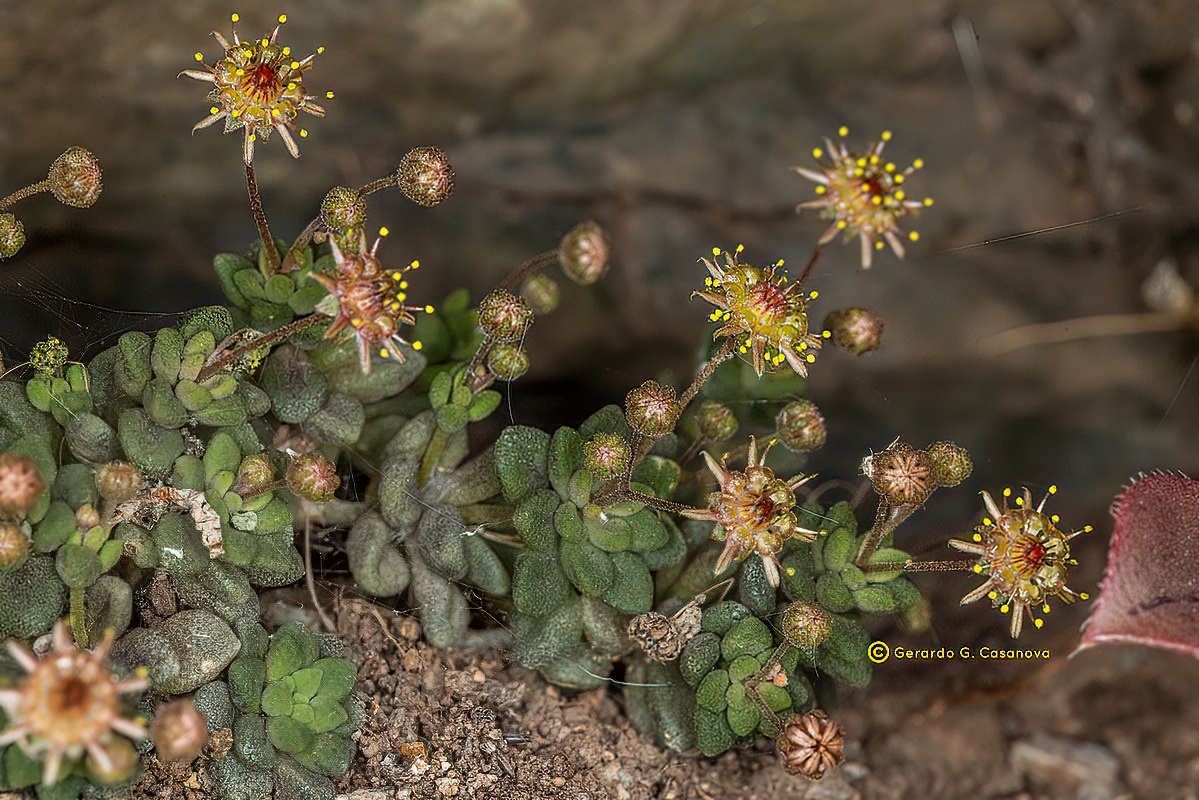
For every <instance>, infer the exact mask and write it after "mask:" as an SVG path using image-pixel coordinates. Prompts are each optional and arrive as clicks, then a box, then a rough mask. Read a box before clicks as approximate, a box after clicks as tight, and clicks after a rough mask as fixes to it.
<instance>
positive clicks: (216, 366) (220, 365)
mask: <svg viewBox="0 0 1199 800" xmlns="http://www.w3.org/2000/svg"><path fill="white" fill-rule="evenodd" d="M328 320H329V318H328V317H326V316H325V315H324V314H309V315H308V316H306V317H300V318H299V319H297V320H295V321H293V322H289V323H287V324H286V325H284V326H283V327H281V328H275V330H273V331H271V332H270V333H264V334H262V335H261V336H259V337H258V338H257V339H253V340H251V341H250V342H248V343H246V344H243V345H242V346H241V347H238V348H237V349H235V350H230V351H229V352H228V353H225V354H224V355H223V356H221V357H220V358H218V359H216V360H215V361H211V362H209V363H208V364H205V365H204V368H203V369H201V370H200V374H199V375H197V376H196V382H197V383H199V382H200V381H203V380H206V379H208V378H211V377H212V376H213V375H215V374H217V373H218V372H220V371H221V370H223V369H225V368H226V367H228V366H229V365H230V364H232V363H233V362H234V361H237V359H239V358H241V357H242V356H245V355H248V354H249V353H253V352H254V351H255V350H261V349H262V348H264V347H269V346H270V345H272V344H274V343H275V342H277V341H279V340H281V339H286V338H287V337H288V336H291V335H292V334H293V333H298V332H299V331H302V330H304V329H306V328H311V327H312V326H313V325H317V324H319V323H321V322H327V321H328Z"/></svg>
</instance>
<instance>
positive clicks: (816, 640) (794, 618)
mask: <svg viewBox="0 0 1199 800" xmlns="http://www.w3.org/2000/svg"><path fill="white" fill-rule="evenodd" d="M832 632H833V620H832V617H830V616H829V613H828V612H827V611H825V610H824V609H823V608H821V607H820V606H819V605H817V604H815V603H805V602H803V601H802V600H796V601H795V602H794V603H791V604H790V605H789V606H787V608H786V609H785V610H784V611H783V638H784V639H786V640H787V643H788V644H790V645H791V646H792V647H799V648H802V649H803V650H805V651H807V652H812V651H814V650H815V649H816V648H817V647H819V646H820V645H821V644H823V643H824V641H825V640H826V639H828V637H829V636H830V635H832Z"/></svg>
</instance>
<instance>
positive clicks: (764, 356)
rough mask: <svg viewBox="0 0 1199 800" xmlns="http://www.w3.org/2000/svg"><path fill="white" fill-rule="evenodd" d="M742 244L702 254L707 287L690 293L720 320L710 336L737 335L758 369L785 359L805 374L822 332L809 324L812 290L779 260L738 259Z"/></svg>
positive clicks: (772, 366) (716, 319)
mask: <svg viewBox="0 0 1199 800" xmlns="http://www.w3.org/2000/svg"><path fill="white" fill-rule="evenodd" d="M741 250H742V248H741V247H740V246H738V247H737V250H736V252H733V253H728V252H722V251H721V250H720V248H713V250H712V256H713V257H712V258H711V259H707V258H701V259H700V262H701V263H703V265H704V266H705V267H707V268H708V272H709V273H710V274H709V275H708V277H707V278H706V279H705V280H704V284H705V286H706V287H707V288H706V289H704V290H703V291H701V292H692V295H691V296H692V297H700V298H703V299H704V300H707V301H708V302H709V303H711V304H712V305H714V306H716V310H715V311H713V312H712V313H711V315H710V319H711V320H712V321H713V322H719V323H722V324H721V326H720V327H719V328H717V329H716V332H715V333H714V334H712V338H714V339H720V338H723V337H726V336H732V337H737V338H739V339H740V340H741V345H740V348H739V349H740V352H741V353H743V354H748V355H749V356H750V357H751V358H752V360H753V365H754V371H755V372H756V373H758V375H761V374H762V372H763V371H765V370H766V369H767V368H770V369H773V368H774V367H777V366H779V365H780V364H782V363H783V361H786V362H787V365H788V366H790V367H791V369H793V370H795V372H796V373H798V374H799V375H800V376H801V377H806V376H807V374H808V364H810V363H812V362H813V361H815V360H816V351H817V350H819V349H820V345H821V337H820V336H819V335H817V334H814V333H812V332H810V331H809V330H808V311H807V301H808V300H811V299H814V298H815V297H816V292H810V293H808V294H807V295H805V294H804V292H803V289H802V288H801V287H800V285H799V284H798V283H791V282H790V278H789V277H788V275H787V273H786V272H781V271H780V270H781V268H782V265H783V262H782V261H778V262H776V263H774V264H771V265H770V266H769V267H755V266H753V265H752V264H743V263H741V261H740V260H739V255H740V253H741ZM718 258H723V263H720V262H718V261H717V259H718Z"/></svg>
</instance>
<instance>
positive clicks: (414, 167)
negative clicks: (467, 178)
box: [396, 147, 454, 206]
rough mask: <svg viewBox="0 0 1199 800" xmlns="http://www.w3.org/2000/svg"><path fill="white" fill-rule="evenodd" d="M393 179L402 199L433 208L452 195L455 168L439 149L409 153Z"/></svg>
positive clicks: (431, 148)
mask: <svg viewBox="0 0 1199 800" xmlns="http://www.w3.org/2000/svg"><path fill="white" fill-rule="evenodd" d="M396 176H397V178H398V179H399V184H400V191H402V192H403V193H404V196H405V197H407V198H408V199H409V200H411V201H412V202H414V203H420V204H421V205H422V206H435V205H437V204H438V203H440V202H441V201H443V200H445V199H446V198H447V197H449V196H450V195H451V194H453V192H454V168H453V167H451V166H450V160H449V158H447V157H446V154H445V153H444V152H442V150H441V148H439V147H414V148H412V149H411V150H409V151H408V153H407V154H406V155H405V156H404V159H403V160H402V161H401V162H400V166H399V168H398V169H396Z"/></svg>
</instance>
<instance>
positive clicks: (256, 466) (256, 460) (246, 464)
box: [237, 453, 275, 490]
mask: <svg viewBox="0 0 1199 800" xmlns="http://www.w3.org/2000/svg"><path fill="white" fill-rule="evenodd" d="M274 481H275V465H274V464H273V463H271V457H270V456H269V455H267V454H266V453H251V454H250V455H248V456H246V457H245V458H243V459H242V460H241V464H240V465H239V466H238V468H237V482H238V484H239V485H240V486H244V487H245V488H247V489H254V490H257V489H261V488H263V487H264V486H267V485H268V484H271V483H274Z"/></svg>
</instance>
